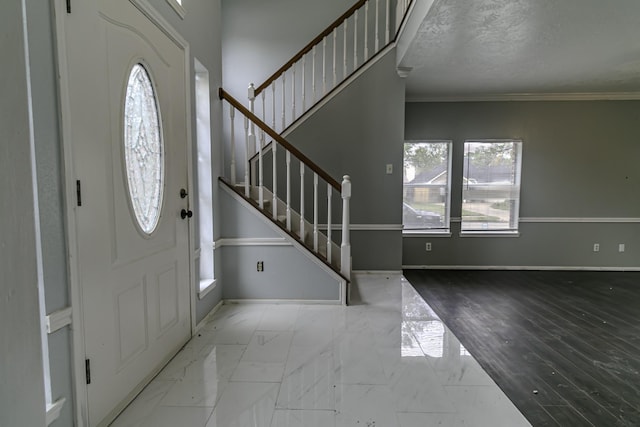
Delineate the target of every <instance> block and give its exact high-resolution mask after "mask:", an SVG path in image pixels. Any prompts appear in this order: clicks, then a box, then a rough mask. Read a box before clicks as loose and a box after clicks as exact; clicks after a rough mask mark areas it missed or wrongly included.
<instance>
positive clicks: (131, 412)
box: [111, 379, 174, 427]
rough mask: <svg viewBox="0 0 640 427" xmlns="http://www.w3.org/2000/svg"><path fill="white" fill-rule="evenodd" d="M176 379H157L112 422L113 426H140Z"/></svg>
mask: <svg viewBox="0 0 640 427" xmlns="http://www.w3.org/2000/svg"><path fill="white" fill-rule="evenodd" d="M173 384H174V381H167V380H158V379H155V380H153V381H151V382H150V383H149V385H148V386H147V387H145V389H144V390H143V391H142V392H141V393H140V394H139V395H138V396H137V397H136V398H135V400H134V401H133V402H131V404H130V405H129V406H127V408H126V409H125V410H124V411H123V412H122V413H121V414H120V415H119V416H118V418H116V420H115V421H114V422H113V423H111V427H140V426H142V425H143V424H144V423H145V422H146V420H147V419H148V418H149V417H150V416H151V415H152V413H153V411H154V409H155V408H156V406H158V404H159V403H160V401H161V400H162V398H163V397H164V396H165V395H166V394H167V392H168V391H169V389H170V388H171V386H172V385H173Z"/></svg>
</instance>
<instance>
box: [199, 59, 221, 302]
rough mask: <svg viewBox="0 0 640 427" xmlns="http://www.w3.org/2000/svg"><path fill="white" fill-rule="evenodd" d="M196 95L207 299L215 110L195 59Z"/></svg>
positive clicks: (201, 269) (202, 280) (201, 245)
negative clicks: (212, 125)
mask: <svg viewBox="0 0 640 427" xmlns="http://www.w3.org/2000/svg"><path fill="white" fill-rule="evenodd" d="M194 69H195V89H196V90H195V92H196V93H195V94H196V141H197V150H198V163H197V169H198V212H199V215H198V218H199V222H198V230H199V231H198V233H199V248H200V258H199V264H200V265H199V283H200V286H199V289H198V295H199V296H200V298H204V296H205V295H206V294H207V292H209V291H211V289H213V287H214V286H215V283H216V281H215V275H214V253H213V189H212V185H213V184H212V183H213V181H212V172H211V165H212V157H211V109H210V102H211V101H210V99H209V96H210V91H209V71H208V70H207V69H206V68H205V67H204V65H202V64H201V63H200V61H198V60H197V59H195V58H194Z"/></svg>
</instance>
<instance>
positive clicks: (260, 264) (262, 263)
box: [258, 261, 264, 271]
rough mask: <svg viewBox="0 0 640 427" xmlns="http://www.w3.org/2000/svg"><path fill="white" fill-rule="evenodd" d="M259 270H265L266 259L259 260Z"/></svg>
mask: <svg viewBox="0 0 640 427" xmlns="http://www.w3.org/2000/svg"><path fill="white" fill-rule="evenodd" d="M258 271H264V261H258Z"/></svg>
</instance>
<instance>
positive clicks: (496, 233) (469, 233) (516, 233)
mask: <svg viewBox="0 0 640 427" xmlns="http://www.w3.org/2000/svg"><path fill="white" fill-rule="evenodd" d="M474 142H478V143H500V142H513V143H515V144H516V150H517V168H516V179H515V181H516V182H515V184H513V185H515V186H517V187H518V203H516V207H515V209H514V213H513V214H514V215H515V217H516V221H517V224H518V228H517V229H515V230H513V229H508V230H491V231H487V230H460V234H459V236H460V237H520V195H521V193H522V186H521V182H520V181H521V180H520V179H521V177H522V145H523V143H522V140H521V139H508V138H507V139H467V140H465V141H464V143H465V144H467V143H474ZM463 176H464V173H463ZM456 219H458V220H459V221H460V223H461V224H462V217H461V218H456Z"/></svg>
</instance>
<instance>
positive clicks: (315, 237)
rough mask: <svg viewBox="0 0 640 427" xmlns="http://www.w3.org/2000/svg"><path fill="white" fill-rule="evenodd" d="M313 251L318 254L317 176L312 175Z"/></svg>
mask: <svg viewBox="0 0 640 427" xmlns="http://www.w3.org/2000/svg"><path fill="white" fill-rule="evenodd" d="M313 250H314V252H318V174H317V173H316V172H314V173H313Z"/></svg>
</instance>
